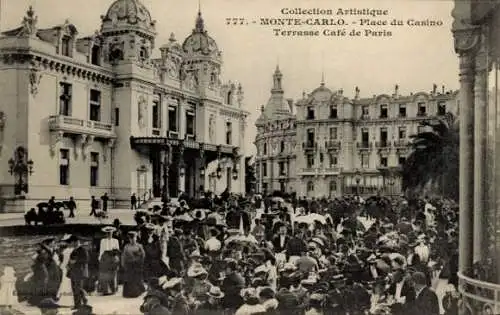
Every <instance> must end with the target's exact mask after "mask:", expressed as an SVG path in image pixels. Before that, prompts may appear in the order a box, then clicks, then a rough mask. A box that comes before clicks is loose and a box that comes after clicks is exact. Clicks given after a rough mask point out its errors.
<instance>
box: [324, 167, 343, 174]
mask: <svg viewBox="0 0 500 315" xmlns="http://www.w3.org/2000/svg"><path fill="white" fill-rule="evenodd" d="M339 173H340V167H338V166H330V167H328V168H325V171H324V173H323V175H338V174H339Z"/></svg>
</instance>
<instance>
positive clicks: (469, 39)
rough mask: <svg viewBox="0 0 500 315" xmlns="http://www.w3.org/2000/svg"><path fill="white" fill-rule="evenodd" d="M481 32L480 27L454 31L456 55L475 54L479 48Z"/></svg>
mask: <svg viewBox="0 0 500 315" xmlns="http://www.w3.org/2000/svg"><path fill="white" fill-rule="evenodd" d="M480 31H481V29H480V27H477V26H470V27H468V28H463V29H458V30H454V31H453V37H454V40H455V51H456V53H457V54H459V55H462V54H467V53H471V52H473V51H474V50H475V49H476V48H477V47H478V44H479V41H480V35H481V34H480Z"/></svg>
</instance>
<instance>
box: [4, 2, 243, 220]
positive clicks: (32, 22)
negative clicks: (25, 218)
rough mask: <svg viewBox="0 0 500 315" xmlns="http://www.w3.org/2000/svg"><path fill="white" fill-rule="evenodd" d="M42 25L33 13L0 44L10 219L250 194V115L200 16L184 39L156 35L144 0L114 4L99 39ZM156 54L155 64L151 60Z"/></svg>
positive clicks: (66, 26) (70, 28)
mask: <svg viewBox="0 0 500 315" xmlns="http://www.w3.org/2000/svg"><path fill="white" fill-rule="evenodd" d="M79 35H80V34H79V33H78V29H77V28H76V26H75V25H73V24H71V23H70V22H69V21H68V20H66V21H65V22H64V23H62V24H60V25H56V26H53V27H48V28H41V27H39V26H38V24H37V16H36V15H35V12H34V11H33V9H32V8H31V7H30V9H29V10H28V11H27V13H26V16H25V17H24V18H23V20H22V25H21V26H20V27H18V28H15V29H12V30H8V31H5V32H3V33H2V37H1V38H0V82H1V83H0V87H1V88H0V98H1V99H2V102H1V104H0V165H1V166H2V167H1V168H0V185H1V186H0V188H1V190H0V192H1V196H2V198H3V200H4V208H5V210H6V211H16V210H22V211H24V210H25V208H26V207H30V206H32V205H33V204H36V203H38V202H40V201H46V200H47V199H48V198H49V197H50V196H55V197H56V199H58V200H61V199H67V198H68V197H69V196H73V197H74V198H75V199H76V200H77V201H82V202H84V203H86V200H89V199H90V196H92V195H95V196H96V197H99V196H101V195H103V194H104V193H107V194H108V195H109V196H110V199H111V200H113V201H114V205H112V206H114V207H118V208H120V207H129V205H130V196H131V194H132V193H135V194H136V195H137V196H138V197H140V198H141V199H142V200H154V199H160V198H162V197H165V196H167V195H169V196H171V197H176V196H177V195H178V194H179V193H180V192H184V193H187V194H188V195H190V196H198V195H199V194H200V193H201V192H202V191H204V190H211V191H215V192H218V193H220V192H222V191H223V190H225V189H228V190H230V191H232V192H236V193H238V192H244V175H243V174H244V172H243V171H240V170H243V169H244V158H241V157H242V156H243V154H244V152H245V148H244V136H245V126H246V117H247V116H248V112H246V111H245V110H244V109H243V107H244V105H243V99H244V94H243V88H242V86H241V85H240V84H238V83H235V82H231V81H229V82H228V83H223V82H222V81H221V72H222V66H223V60H222V53H221V50H220V49H219V47H218V46H217V44H216V42H215V40H214V39H213V38H212V37H211V36H210V35H209V34H208V32H207V30H206V28H205V23H204V20H203V18H202V14H201V12H199V13H198V15H197V17H196V19H195V25H194V28H193V30H192V32H191V34H189V35H188V36H187V37H186V38H185V39H184V40H183V41H180V42H178V41H177V40H176V38H175V36H174V34H173V33H172V34H171V35H170V39H169V40H168V42H167V43H160V44H158V43H156V42H155V38H156V35H157V30H156V28H155V21H154V20H152V18H151V14H150V12H149V11H148V9H147V8H146V7H145V6H144V5H143V4H142V3H141V2H140V1H139V0H116V1H114V2H113V3H112V4H111V5H110V7H109V9H108V11H107V12H106V14H105V15H103V16H102V24H101V27H100V31H98V32H96V33H95V34H92V35H90V36H86V37H81V36H79ZM156 47H159V50H160V57H159V58H153V57H152V55H153V50H154V49H155V48H156Z"/></svg>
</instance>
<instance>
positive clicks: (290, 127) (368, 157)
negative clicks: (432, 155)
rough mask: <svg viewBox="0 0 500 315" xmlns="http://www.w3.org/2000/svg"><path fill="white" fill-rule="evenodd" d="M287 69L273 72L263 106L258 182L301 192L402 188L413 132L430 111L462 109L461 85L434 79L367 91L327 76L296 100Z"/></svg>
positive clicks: (266, 189)
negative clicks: (335, 83)
mask: <svg viewBox="0 0 500 315" xmlns="http://www.w3.org/2000/svg"><path fill="white" fill-rule="evenodd" d="M283 78H284V76H283V74H282V73H281V70H280V69H279V68H278V67H277V68H276V70H275V72H274V74H273V86H272V88H271V96H270V98H269V101H268V102H267V104H266V105H265V106H262V107H261V114H260V117H259V118H258V119H257V121H256V123H255V125H256V127H257V135H256V138H255V146H256V147H257V155H256V170H257V190H258V191H259V192H261V193H270V192H273V191H276V190H278V191H282V192H287V193H293V192H295V193H296V194H297V196H298V197H309V198H311V197H327V198H328V197H335V196H340V195H344V194H350V195H355V194H359V195H365V196H366V195H373V194H376V193H381V194H385V195H397V194H400V193H401V178H400V176H399V173H400V172H399V171H400V167H401V165H402V164H403V163H404V161H405V158H406V156H407V155H408V154H409V153H410V148H409V146H408V144H409V140H410V136H411V135H412V134H416V133H418V132H420V131H421V130H420V128H423V127H422V126H420V123H421V122H422V121H423V120H425V119H429V117H430V116H434V115H444V114H445V113H446V112H452V113H454V114H455V115H456V114H458V113H457V92H456V91H446V90H445V87H444V86H442V87H441V88H438V86H437V85H434V86H433V88H432V90H431V91H429V92H418V93H411V94H410V95H401V94H400V93H399V87H398V86H397V85H396V86H395V87H394V90H393V92H392V93H391V94H379V95H373V96H372V97H368V98H363V97H361V92H360V89H359V88H358V87H356V88H355V90H354V94H355V95H354V97H353V98H348V97H346V96H345V95H344V91H342V90H331V89H329V88H328V87H327V86H326V84H325V82H324V80H322V82H321V84H320V85H319V86H318V87H317V88H316V89H314V90H313V91H312V92H311V93H309V94H306V93H305V92H304V93H303V95H302V98H301V99H299V100H297V101H295V102H294V101H293V100H292V99H287V98H285V96H284V89H283Z"/></svg>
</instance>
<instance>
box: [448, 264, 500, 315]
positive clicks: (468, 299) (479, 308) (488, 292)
mask: <svg viewBox="0 0 500 315" xmlns="http://www.w3.org/2000/svg"><path fill="white" fill-rule="evenodd" d="M458 278H459V283H458V288H459V292H460V293H461V295H462V298H463V301H464V305H465V307H466V308H467V309H468V311H469V314H500V285H499V284H494V283H490V282H486V281H481V280H477V279H472V278H469V277H467V276H465V275H463V274H462V273H461V272H459V273H458Z"/></svg>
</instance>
